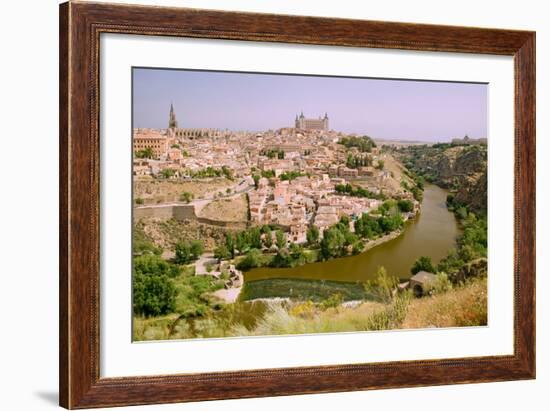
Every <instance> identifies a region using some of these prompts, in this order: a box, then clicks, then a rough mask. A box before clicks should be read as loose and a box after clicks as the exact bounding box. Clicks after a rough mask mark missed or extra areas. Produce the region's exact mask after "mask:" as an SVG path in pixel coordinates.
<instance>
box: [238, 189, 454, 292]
mask: <svg viewBox="0 0 550 411" xmlns="http://www.w3.org/2000/svg"><path fill="white" fill-rule="evenodd" d="M446 198H447V191H446V190H444V189H442V188H439V187H437V186H435V185H431V184H427V185H426V186H425V190H424V198H423V200H422V209H421V213H420V214H419V215H418V217H417V218H416V219H415V220H413V221H409V222H407V223H406V225H405V230H404V232H403V234H402V235H400V236H399V237H397V238H395V239H393V240H390V241H388V242H386V243H383V244H380V245H378V246H376V247H374V248H372V249H370V250H367V251H365V252H364V253H361V254H359V255H356V256H352V257H343V258H337V259H333V260H329V261H325V262H320V263H312V264H306V265H303V266H300V267H295V268H267V267H261V268H255V269H253V270H250V271H248V272H246V273H245V274H244V275H245V281H253V280H262V279H267V278H301V279H317V280H335V281H351V282H357V281H359V282H365V281H367V280H371V279H374V277H375V274H376V270H377V268H378V267H379V266H384V267H385V268H386V270H387V272H388V274H390V275H394V276H396V277H400V278H408V277H409V276H410V269H411V266H412V265H413V263H414V262H415V261H416V259H418V257H420V256H428V257H431V259H432V261H433V262H434V263H437V262H438V261H439V260H441V259H442V258H443V257H445V256H446V255H447V253H448V251H449V250H450V249H452V248H453V247H454V246H455V243H456V238H457V236H458V235H459V234H460V230H459V227H458V225H457V222H456V219H455V217H454V215H453V213H451V212H449V211H448V210H447V207H446V205H445V201H446Z"/></svg>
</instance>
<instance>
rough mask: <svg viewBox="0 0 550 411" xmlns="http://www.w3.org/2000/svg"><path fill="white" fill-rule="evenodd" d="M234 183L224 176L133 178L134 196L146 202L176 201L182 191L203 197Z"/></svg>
mask: <svg viewBox="0 0 550 411" xmlns="http://www.w3.org/2000/svg"><path fill="white" fill-rule="evenodd" d="M234 185H235V182H233V181H230V180H227V179H225V178H215V179H210V180H200V181H197V180H184V181H181V180H155V179H152V178H135V179H134V198H143V199H144V200H145V201H146V204H155V203H157V202H171V201H178V200H179V199H180V196H181V194H182V193H184V192H188V193H191V194H192V195H193V197H194V198H203V197H205V196H207V195H210V194H212V193H213V192H218V191H220V192H225V189H226V188H228V187H233V186H234Z"/></svg>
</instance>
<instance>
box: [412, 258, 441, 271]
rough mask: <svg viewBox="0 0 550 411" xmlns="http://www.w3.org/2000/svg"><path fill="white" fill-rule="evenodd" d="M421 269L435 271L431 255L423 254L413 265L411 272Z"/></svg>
mask: <svg viewBox="0 0 550 411" xmlns="http://www.w3.org/2000/svg"><path fill="white" fill-rule="evenodd" d="M419 271H427V272H429V273H435V271H436V269H435V267H434V265H433V263H432V259H431V258H430V257H426V256H424V255H423V256H421V257H420V258H419V259H418V260H416V261H415V262H414V264H413V266H412V267H411V274H413V275H414V274H416V273H418V272H419Z"/></svg>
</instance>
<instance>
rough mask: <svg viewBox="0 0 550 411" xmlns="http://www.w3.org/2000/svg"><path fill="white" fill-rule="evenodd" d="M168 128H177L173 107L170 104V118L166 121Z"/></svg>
mask: <svg viewBox="0 0 550 411" xmlns="http://www.w3.org/2000/svg"><path fill="white" fill-rule="evenodd" d="M168 128H178V120H176V113H175V112H174V105H173V104H172V103H170V117H169V119H168Z"/></svg>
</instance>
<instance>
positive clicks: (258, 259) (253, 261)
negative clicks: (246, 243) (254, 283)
mask: <svg viewBox="0 0 550 411" xmlns="http://www.w3.org/2000/svg"><path fill="white" fill-rule="evenodd" d="M261 263H262V252H261V251H260V250H258V249H257V248H253V249H251V250H250V251H248V253H246V257H245V258H244V259H242V260H241V261H240V262H239V264H237V268H238V269H239V270H250V269H252V268H256V267H259V266H260V265H261Z"/></svg>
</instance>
